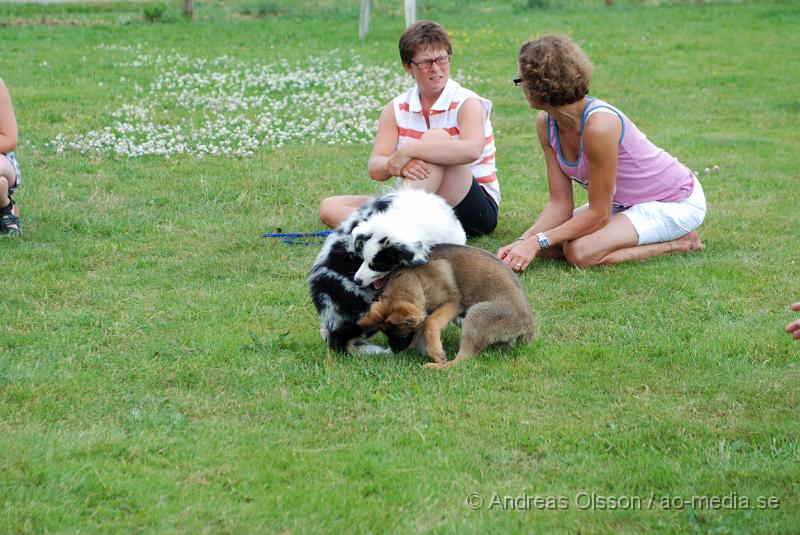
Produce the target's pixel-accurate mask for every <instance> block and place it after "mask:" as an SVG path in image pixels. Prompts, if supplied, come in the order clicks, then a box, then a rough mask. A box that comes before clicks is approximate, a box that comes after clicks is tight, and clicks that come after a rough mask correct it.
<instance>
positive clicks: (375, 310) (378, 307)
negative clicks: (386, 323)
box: [356, 301, 387, 329]
mask: <svg viewBox="0 0 800 535" xmlns="http://www.w3.org/2000/svg"><path fill="white" fill-rule="evenodd" d="M386 312H387V311H386V302H385V301H375V302H374V303H372V306H371V307H369V312H367V313H366V314H364V316H363V317H362V318H361V319H360V320H358V321H357V322H356V325H358V326H359V327H361V328H363V329H377V328H378V326H379V325H380V324H381V322H383V320H384V318H386Z"/></svg>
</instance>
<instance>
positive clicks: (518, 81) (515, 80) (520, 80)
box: [511, 76, 524, 87]
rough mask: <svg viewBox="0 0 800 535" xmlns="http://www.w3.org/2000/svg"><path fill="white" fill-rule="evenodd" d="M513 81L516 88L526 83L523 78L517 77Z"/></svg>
mask: <svg viewBox="0 0 800 535" xmlns="http://www.w3.org/2000/svg"><path fill="white" fill-rule="evenodd" d="M511 81H512V82H514V85H515V86H517V87H519V84H521V83H522V82H524V80H523V79H522V78H520V77H519V76H517V77H515V78H514V79H513V80H511Z"/></svg>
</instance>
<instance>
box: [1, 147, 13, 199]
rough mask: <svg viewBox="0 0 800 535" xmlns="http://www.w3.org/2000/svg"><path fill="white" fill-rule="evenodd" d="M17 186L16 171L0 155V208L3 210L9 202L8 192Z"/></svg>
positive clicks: (6, 159)
mask: <svg viewBox="0 0 800 535" xmlns="http://www.w3.org/2000/svg"><path fill="white" fill-rule="evenodd" d="M16 185H17V171H16V170H15V169H14V166H13V165H12V164H11V162H10V161H9V160H8V158H6V157H5V156H4V155H2V154H0V208H5V207H6V206H8V203H9V202H11V200H10V199H9V197H8V191H9V190H10V189H11V188H13V187H14V186H16Z"/></svg>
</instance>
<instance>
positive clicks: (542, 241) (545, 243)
mask: <svg viewBox="0 0 800 535" xmlns="http://www.w3.org/2000/svg"><path fill="white" fill-rule="evenodd" d="M537 237H538V238H539V249H547V248H548V247H550V240H548V239H547V236H545V235H544V234H539V235H538V236H537Z"/></svg>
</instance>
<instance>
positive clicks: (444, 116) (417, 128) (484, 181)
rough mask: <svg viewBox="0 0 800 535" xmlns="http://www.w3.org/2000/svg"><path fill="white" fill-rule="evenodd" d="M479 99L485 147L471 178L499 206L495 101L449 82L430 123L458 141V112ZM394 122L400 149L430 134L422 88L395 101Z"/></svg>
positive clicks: (473, 165) (438, 100)
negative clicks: (469, 101) (482, 112)
mask: <svg viewBox="0 0 800 535" xmlns="http://www.w3.org/2000/svg"><path fill="white" fill-rule="evenodd" d="M470 98H476V99H478V101H479V102H480V103H481V104H482V105H483V107H484V109H485V110H486V122H485V123H483V134H484V136H485V137H486V144H485V145H484V146H483V152H482V153H481V155H480V158H478V159H477V160H475V161H474V162H472V163H471V164H470V167H471V168H472V176H474V177H475V180H476V181H477V182H478V184H479V185H480V186H481V187H482V188H483V189H484V191H485V192H486V193H488V194H489V196H490V197H491V198H492V199H494V202H495V203H497V205H498V206H499V205H500V183H499V182H498V181H497V168H496V167H495V152H496V149H495V146H494V133H493V131H492V121H491V120H490V118H489V117H490V115H491V113H492V101H491V100H487V99H485V98H483V97H481V96H479V95H478V94H477V93H475V92H474V91H470V90H469V89H465V88H463V87H461V84H459V83H458V82H456V81H454V80H452V79H451V80H448V81H447V84H446V85H445V87H444V90H443V91H442V94H441V95H440V96H439V98H438V99H437V100H436V102H435V103H434V104H433V106H432V107H431V111H430V115H429V119H430V123H431V126H430V128H431V129H433V128H442V129H444V130H446V131H447V132H449V133H450V135H451V136H453V137H454V138H456V139H458V133H459V132H458V110H459V109H460V108H461V105H462V104H464V102H465V101H466V100H467V99H470ZM392 104H393V107H394V118H395V121H397V133H398V135H399V138H398V141H397V147H398V148H400V147H402V146H403V145H404V144H406V143H408V142H409V141H414V140H416V139H419V138H421V137H422V134H424V133H425V132H427V131H428V130H429V128H428V125H427V123H426V122H425V117H424V116H423V115H422V103H421V102H420V99H419V88H418V87H417V86H414V87H412V88H411V89H409V90H408V91H406V92H405V93H403V94H402V95H399V96H398V97H396V98H395V99H394V100H393V101H392Z"/></svg>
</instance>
